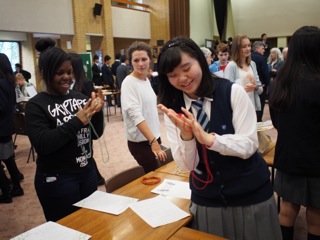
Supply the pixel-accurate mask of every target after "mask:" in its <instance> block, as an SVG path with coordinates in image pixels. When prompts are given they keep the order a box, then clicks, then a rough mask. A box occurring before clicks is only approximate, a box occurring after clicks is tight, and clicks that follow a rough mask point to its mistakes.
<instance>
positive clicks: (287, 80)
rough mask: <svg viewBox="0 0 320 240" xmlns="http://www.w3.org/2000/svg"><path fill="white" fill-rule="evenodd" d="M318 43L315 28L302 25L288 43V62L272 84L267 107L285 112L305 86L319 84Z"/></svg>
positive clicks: (319, 54) (318, 34) (318, 32)
mask: <svg viewBox="0 0 320 240" xmlns="http://www.w3.org/2000/svg"><path fill="white" fill-rule="evenodd" d="M319 43H320V29H319V28H318V27H315V26H304V27H301V28H299V29H298V30H296V31H295V33H294V34H293V35H292V38H291V39H290V42H289V46H288V55H287V59H286V61H285V62H284V64H283V66H282V67H281V69H280V70H279V73H278V76H277V78H276V79H275V80H274V81H273V82H272V86H271V87H272V88H271V89H272V90H271V96H270V107H272V108H273V109H277V110H286V109H287V108H289V107H290V106H292V105H293V104H295V103H296V101H297V99H298V97H299V96H300V95H301V94H302V91H304V90H303V89H304V85H305V84H308V83H311V82H312V81H313V82H314V81H320V57H319V56H320V45H319ZM307 94H308V93H307Z"/></svg>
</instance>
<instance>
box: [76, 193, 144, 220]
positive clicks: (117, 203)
mask: <svg viewBox="0 0 320 240" xmlns="http://www.w3.org/2000/svg"><path fill="white" fill-rule="evenodd" d="M137 201H138V199H136V198H130V197H125V196H120V195H116V194H111V193H106V192H102V191H95V192H94V193H92V194H91V195H90V196H89V197H87V198H85V199H82V200H81V201H79V202H77V203H75V204H73V205H74V206H77V207H82V208H89V209H92V210H96V211H100V212H106V213H111V214H114V215H119V214H120V213H122V212H124V211H125V210H126V209H127V208H128V207H129V204H130V203H134V202H137Z"/></svg>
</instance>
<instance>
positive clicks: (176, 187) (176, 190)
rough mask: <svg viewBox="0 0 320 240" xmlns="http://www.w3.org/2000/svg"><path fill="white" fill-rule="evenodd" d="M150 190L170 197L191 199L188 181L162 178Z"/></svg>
mask: <svg viewBox="0 0 320 240" xmlns="http://www.w3.org/2000/svg"><path fill="white" fill-rule="evenodd" d="M151 192H153V193H157V194H160V195H165V196H170V197H178V198H185V199H191V190H190V187H189V182H182V181H176V180H170V179H164V180H163V182H162V183H161V184H160V185H159V186H157V187H156V188H154V189H153V190H152V191H151Z"/></svg>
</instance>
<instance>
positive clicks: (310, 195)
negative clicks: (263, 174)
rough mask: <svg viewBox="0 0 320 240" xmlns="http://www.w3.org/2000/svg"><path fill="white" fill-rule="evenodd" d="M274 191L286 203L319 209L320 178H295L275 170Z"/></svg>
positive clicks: (295, 176)
mask: <svg viewBox="0 0 320 240" xmlns="http://www.w3.org/2000/svg"><path fill="white" fill-rule="evenodd" d="M319 174H320V173H319ZM274 190H275V192H276V193H277V194H279V196H280V197H282V199H283V200H285V201H287V202H291V203H294V204H297V205H302V206H305V207H314V208H320V177H319V178H311V177H305V176H297V175H291V174H287V173H284V172H282V171H280V170H277V174H276V176H275V180H274Z"/></svg>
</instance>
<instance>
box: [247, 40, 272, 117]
mask: <svg viewBox="0 0 320 240" xmlns="http://www.w3.org/2000/svg"><path fill="white" fill-rule="evenodd" d="M252 50H253V52H252V54H251V59H252V61H254V62H255V63H256V66H257V72H258V76H259V79H260V82H261V83H262V85H263V92H262V93H261V94H260V95H259V97H260V102H261V111H257V121H258V122H262V116H263V110H264V105H265V103H266V99H267V94H268V86H269V83H270V75H269V70H268V64H267V60H266V58H265V57H264V56H263V54H264V51H265V45H264V43H263V42H261V41H255V42H254V43H253V45H252Z"/></svg>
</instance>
